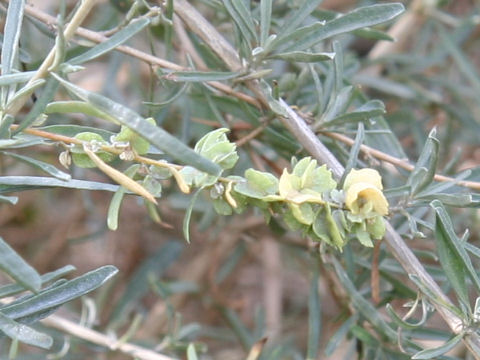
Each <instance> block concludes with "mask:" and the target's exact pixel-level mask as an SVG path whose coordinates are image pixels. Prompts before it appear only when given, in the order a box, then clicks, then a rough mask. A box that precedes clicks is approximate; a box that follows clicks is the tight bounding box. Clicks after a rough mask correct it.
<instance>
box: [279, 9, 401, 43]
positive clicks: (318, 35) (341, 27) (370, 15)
mask: <svg viewBox="0 0 480 360" xmlns="http://www.w3.org/2000/svg"><path fill="white" fill-rule="evenodd" d="M404 10H405V8H404V7H403V5H402V4H400V3H392V4H377V5H371V6H365V7H361V8H358V9H355V10H354V11H352V12H350V13H348V14H346V15H343V16H341V17H338V18H336V19H334V20H331V21H329V22H327V23H326V24H325V25H324V26H321V27H316V28H314V29H312V31H310V33H309V34H308V35H307V36H304V37H302V38H300V39H299V41H297V42H295V43H294V44H292V45H290V46H289V47H288V48H287V49H288V50H290V51H291V50H304V49H308V48H309V47H311V46H313V45H315V44H317V43H319V42H320V41H322V40H324V39H326V38H329V37H332V36H335V35H339V34H343V33H346V32H350V31H353V30H358V29H361V28H364V27H368V26H373V25H377V24H381V23H384V22H386V21H389V20H391V19H393V18H395V17H396V16H398V15H399V14H401V13H402V12H403V11H404Z"/></svg>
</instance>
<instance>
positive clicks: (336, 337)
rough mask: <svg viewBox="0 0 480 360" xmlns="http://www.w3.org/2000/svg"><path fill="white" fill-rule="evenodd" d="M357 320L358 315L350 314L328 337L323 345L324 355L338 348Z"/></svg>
mask: <svg viewBox="0 0 480 360" xmlns="http://www.w3.org/2000/svg"><path fill="white" fill-rule="evenodd" d="M357 320H358V315H352V316H350V317H349V318H348V319H347V320H346V321H345V322H344V323H343V324H342V325H341V326H340V327H339V328H338V330H337V331H336V332H335V333H334V334H333V335H332V336H331V337H330V340H328V343H327V345H326V346H325V355H327V356H331V355H332V354H333V352H334V351H335V350H336V349H338V347H339V345H340V343H341V342H343V341H345V337H346V336H347V334H348V333H349V332H350V329H351V328H352V326H354V325H355V323H356V322H357Z"/></svg>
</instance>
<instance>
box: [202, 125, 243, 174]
mask: <svg viewBox="0 0 480 360" xmlns="http://www.w3.org/2000/svg"><path fill="white" fill-rule="evenodd" d="M229 131H230V130H228V129H225V128H220V129H217V130H214V131H211V132H209V133H208V134H206V135H205V136H204V137H202V138H201V139H200V140H199V141H198V142H197V144H196V145H195V151H196V152H197V153H199V154H200V155H202V156H204V157H206V158H207V159H209V160H212V161H213V162H214V163H216V164H218V165H220V166H221V168H222V169H224V170H227V169H231V168H233V167H234V166H235V164H236V163H237V161H238V155H237V150H236V149H237V146H236V145H235V144H234V143H232V142H230V141H229V140H228V138H227V135H225V134H226V133H227V132H229Z"/></svg>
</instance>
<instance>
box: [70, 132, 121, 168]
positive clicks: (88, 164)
mask: <svg viewBox="0 0 480 360" xmlns="http://www.w3.org/2000/svg"><path fill="white" fill-rule="evenodd" d="M75 139H77V140H82V141H84V142H86V143H90V144H91V145H92V146H94V147H95V146H101V145H107V142H106V141H105V140H104V139H103V138H102V137H101V136H100V135H99V134H96V133H93V132H82V133H79V134H77V135H76V136H75ZM70 152H71V153H72V161H73V163H74V164H75V165H77V166H78V167H82V168H94V167H96V166H97V165H95V163H94V162H93V161H92V160H90V158H89V157H88V155H87V154H85V152H84V151H83V147H82V146H81V145H75V146H73V147H72V149H71V150H70ZM96 154H97V155H98V157H99V158H100V159H102V160H103V161H105V162H110V161H112V160H113V159H114V158H115V155H114V154H111V153H109V152H106V151H97V152H96Z"/></svg>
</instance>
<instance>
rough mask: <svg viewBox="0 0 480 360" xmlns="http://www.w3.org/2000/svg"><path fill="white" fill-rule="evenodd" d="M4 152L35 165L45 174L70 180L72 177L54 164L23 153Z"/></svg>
mask: <svg viewBox="0 0 480 360" xmlns="http://www.w3.org/2000/svg"><path fill="white" fill-rule="evenodd" d="M4 154H6V155H8V156H12V157H14V158H16V159H19V160H21V161H23V162H26V163H27V164H30V165H32V166H35V167H36V168H39V169H40V170H43V171H45V172H46V173H47V174H50V175H52V176H54V177H56V178H57V179H60V180H66V181H68V180H71V178H72V177H71V176H70V174H67V173H66V172H63V171H61V170H59V169H57V168H56V167H55V166H53V165H51V164H48V163H46V162H43V161H40V160H36V159H33V158H31V157H28V156H23V155H19V154H15V153H11V152H8V151H5V152H4Z"/></svg>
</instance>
